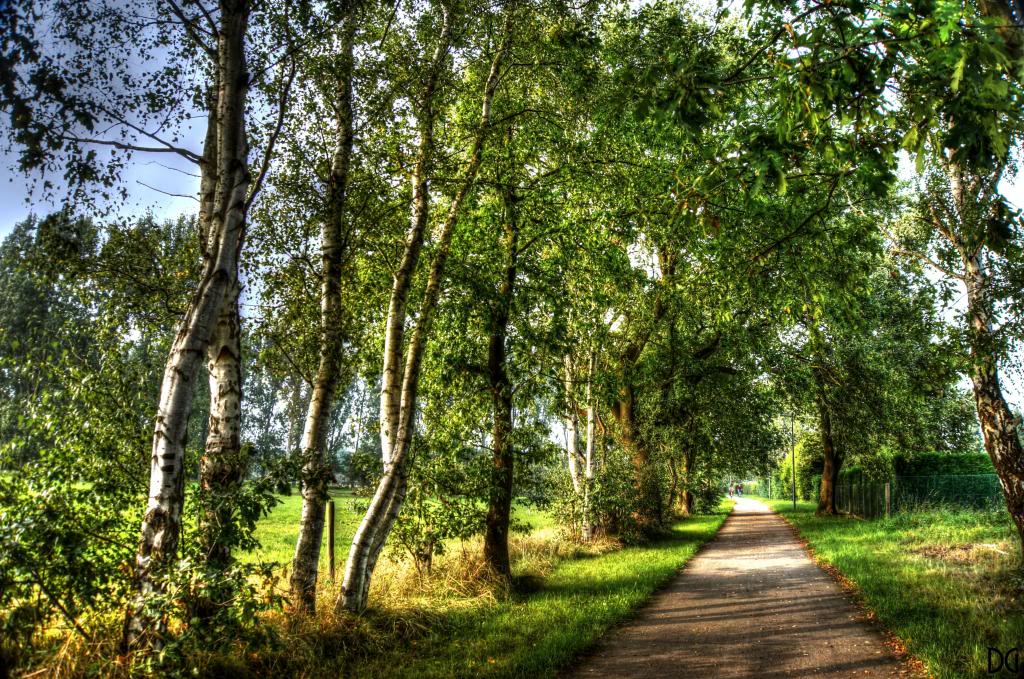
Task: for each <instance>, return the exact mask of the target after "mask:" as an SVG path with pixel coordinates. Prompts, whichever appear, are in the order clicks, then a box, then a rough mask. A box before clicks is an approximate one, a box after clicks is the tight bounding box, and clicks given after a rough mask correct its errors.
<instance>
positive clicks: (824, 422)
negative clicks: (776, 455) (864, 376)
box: [793, 369, 843, 516]
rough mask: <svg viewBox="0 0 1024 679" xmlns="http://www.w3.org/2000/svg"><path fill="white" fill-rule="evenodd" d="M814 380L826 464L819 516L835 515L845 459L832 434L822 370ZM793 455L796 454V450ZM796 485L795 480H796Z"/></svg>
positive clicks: (819, 499)
mask: <svg viewBox="0 0 1024 679" xmlns="http://www.w3.org/2000/svg"><path fill="white" fill-rule="evenodd" d="M814 379H815V382H817V386H818V398H817V405H818V423H819V424H818V428H819V429H820V433H821V443H822V453H823V455H824V458H825V464H824V466H823V468H822V470H821V491H820V493H819V495H818V509H817V511H815V514H817V515H818V516H825V515H835V514H838V513H839V512H838V511H837V510H836V484H837V483H838V482H839V469H840V468H841V467H842V466H843V457H842V454H841V453H840V450H839V448H838V446H837V445H836V441H835V436H833V433H832V415H831V413H830V412H829V407H828V398H827V396H826V393H825V377H824V375H822V374H821V371H820V370H817V369H815V370H814ZM793 454H796V451H795V449H794V451H793ZM794 483H795V480H794Z"/></svg>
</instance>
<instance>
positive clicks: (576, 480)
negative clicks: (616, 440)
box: [563, 354, 583, 495]
mask: <svg viewBox="0 0 1024 679" xmlns="http://www.w3.org/2000/svg"><path fill="white" fill-rule="evenodd" d="M563 362H564V369H565V379H564V384H565V407H566V411H565V429H566V433H567V434H568V437H567V438H568V440H567V441H566V446H565V453H566V457H567V459H568V462H569V480H570V481H572V487H573V490H574V491H575V492H576V494H577V495H581V494H582V493H583V479H582V476H583V470H582V469H581V468H580V462H581V455H580V418H579V414H578V411H577V409H576V402H575V399H574V398H573V383H574V382H575V379H574V377H573V370H572V354H566V355H565V357H564V359H563Z"/></svg>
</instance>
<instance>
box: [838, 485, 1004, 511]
mask: <svg viewBox="0 0 1024 679" xmlns="http://www.w3.org/2000/svg"><path fill="white" fill-rule="evenodd" d="M886 486H888V488H886ZM887 496H888V497H887ZM1002 500H1003V496H1002V489H1001V487H1000V486H999V477H997V476H996V475H995V474H961V475H942V476H938V475H936V476H895V477H893V478H892V479H890V480H889V481H876V480H871V479H867V478H864V477H854V478H849V479H843V480H841V481H840V482H839V483H838V484H836V509H838V510H839V511H841V512H847V513H849V514H856V515H857V516H863V517H865V518H874V517H878V516H885V515H886V512H887V511H888V512H897V511H900V510H909V509H914V508H916V507H920V506H954V507H963V508H969V509H987V508H990V507H993V506H998V505H999V503H1001V502H1002Z"/></svg>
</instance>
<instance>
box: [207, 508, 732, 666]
mask: <svg viewBox="0 0 1024 679" xmlns="http://www.w3.org/2000/svg"><path fill="white" fill-rule="evenodd" d="M335 502H336V506H337V511H338V527H339V530H338V542H339V544H345V545H347V541H348V539H349V538H350V536H351V534H352V531H354V530H355V525H356V523H357V516H356V513H355V512H354V511H353V509H352V504H351V502H350V498H349V497H348V496H347V495H346V494H339V495H338V496H337V497H336V499H335ZM299 504H300V503H299V501H298V498H295V497H291V498H285V501H284V502H283V503H282V504H281V505H279V506H278V507H277V508H276V509H275V510H274V512H273V513H272V514H271V515H270V516H269V517H268V518H267V519H265V520H264V522H263V523H261V524H260V526H259V535H260V537H261V539H263V540H264V541H265V545H264V548H263V551H262V554H261V556H262V558H264V559H275V560H280V559H281V558H282V556H287V557H288V558H290V556H291V553H290V550H291V543H293V542H294V521H297V519H298V506H299ZM343 509H344V511H343ZM730 509H731V502H730V501H725V502H723V504H722V507H721V508H720V510H719V511H718V512H717V513H715V514H712V515H708V516H697V517H693V518H690V519H686V520H684V521H681V522H679V523H677V524H675V525H674V526H673V527H672V529H671V531H670V533H669V534H668V535H667V536H666V537H665V538H664V539H662V540H659V541H657V542H654V543H651V544H648V545H644V546H634V547H624V548H613V547H612V546H610V545H608V544H606V545H603V546H601V547H598V548H593V549H587V548H580V547H578V546H570V545H569V544H568V543H565V542H564V541H561V540H560V538H559V537H558V533H557V530H556V529H555V527H554V526H553V525H552V524H551V521H550V518H549V517H547V516H546V515H545V514H542V513H540V512H536V511H533V510H528V509H526V508H518V509H517V518H518V519H519V520H520V521H522V522H524V523H527V524H529V525H530V526H531V529H532V530H531V532H530V533H529V534H528V535H525V536H519V537H517V538H515V539H514V540H513V555H514V556H513V558H514V565H513V571H514V573H516V575H517V576H518V580H517V582H518V587H517V588H516V589H515V590H513V591H506V592H498V593H495V592H493V591H486V590H483V591H481V592H477V593H475V594H468V595H459V594H458V593H453V592H452V590H451V589H447V590H441V593H440V594H439V593H438V591H437V590H435V591H433V592H431V593H428V594H424V595H421V596H408V595H407V594H403V595H397V596H395V595H391V594H389V593H388V590H387V589H386V588H385V591H384V593H383V594H381V593H380V592H379V590H378V594H377V597H376V600H375V601H374V602H373V606H374V608H373V610H371V611H370V612H368V613H367V614H366V615H364V616H362V617H360V618H358V619H352V618H346V617H344V616H341V617H337V618H335V617H333V616H331V615H330V614H329V613H328V612H327V611H328V608H329V606H327V604H328V602H329V601H330V597H331V596H333V592H332V591H331V590H332V587H330V586H328V587H325V590H326V591H325V592H324V596H323V597H322V598H321V601H322V603H323V604H324V605H323V606H322V614H321V615H320V616H319V617H318V618H317V619H314V620H309V621H306V623H303V622H302V621H286V622H285V623H284V624H285V628H286V629H288V632H287V634H286V640H287V643H286V644H285V647H284V648H279V649H277V650H268V649H267V648H266V647H265V646H263V647H260V648H255V647H252V648H239V649H238V650H239V653H238V654H236V655H234V660H233V661H229V662H232V665H233V666H223V665H222V666H220V667H207V668H206V669H207V672H212V673H213V674H217V673H218V672H219V673H224V672H228V673H232V672H235V673H237V672H241V673H243V674H244V673H245V672H255V673H259V674H261V675H274V676H278V675H280V676H285V675H289V676H290V675H296V676H310V677H320V676H324V677H337V676H358V677H475V676H481V675H486V676H495V677H548V676H554V675H555V673H556V672H557V671H559V670H560V669H562V668H564V667H565V666H566V665H567V664H568V663H571V662H572V660H573V659H574V658H575V657H576V656H578V655H579V654H580V653H581V652H583V651H585V650H586V649H587V648H588V647H589V646H591V645H592V644H593V643H594V642H595V641H596V640H597V638H598V637H599V636H600V635H601V634H602V633H603V632H605V631H606V630H607V629H608V628H609V627H610V626H612V625H614V624H615V623H617V622H619V621H621V620H623V619H625V618H628V617H629V616H630V615H631V614H632V612H633V611H634V610H635V609H636V608H637V607H639V606H641V605H642V604H643V603H644V602H645V601H646V600H647V599H648V598H649V597H650V596H651V594H652V593H653V592H654V591H655V590H656V589H657V588H659V587H661V586H663V585H664V584H666V583H667V582H668V580H670V579H671V578H672V576H673V575H675V574H676V573H677V572H678V570H679V569H680V568H681V567H682V566H683V564H685V563H686V561H687V560H688V559H689V558H690V557H691V556H693V554H694V553H695V552H696V551H697V549H698V548H699V547H700V546H701V545H702V544H704V543H705V542H706V541H707V540H709V539H710V538H711V537H712V536H713V535H714V534H715V532H716V531H717V530H718V528H719V527H720V526H721V524H722V522H723V521H724V520H725V517H726V516H727V514H728V511H729V510H730ZM343 516H344V518H343ZM343 536H344V538H343ZM477 548H478V545H469V546H468V549H470V550H471V551H473V550H476V549H477ZM344 552H345V550H344V549H341V548H340V547H339V559H343V558H344ZM451 552H452V554H451V556H450V557H446V559H445V560H444V561H443V562H442V564H441V566H439V567H438V568H436V569H435V570H440V571H445V570H454V569H455V568H456V563H457V562H458V561H459V560H460V559H463V558H464V557H460V556H459V555H458V550H451ZM465 553H466V552H463V554H465ZM540 553H543V555H545V556H546V558H538V554H540ZM470 560H472V559H470ZM389 575H390V576H391V577H394V573H393V572H392V573H391V574H388V573H387V571H386V570H385V573H384V574H383V575H382V576H378V577H381V578H382V579H385V580H386V579H387V578H388V577H389ZM436 577H438V578H445V577H447V576H446V575H445V574H444V573H442V574H439V575H437V576H436ZM303 624H307V625H309V626H308V627H306V628H304V627H302V625H303ZM224 660H225V659H224V658H223V657H221V658H219V659H218V660H217V661H218V662H223V661H224Z"/></svg>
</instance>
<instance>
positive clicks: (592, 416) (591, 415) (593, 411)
mask: <svg viewBox="0 0 1024 679" xmlns="http://www.w3.org/2000/svg"><path fill="white" fill-rule="evenodd" d="M587 364H588V365H587V444H586V453H585V454H584V467H583V470H584V471H583V530H582V538H583V541H584V542H590V541H591V540H592V539H593V537H594V532H595V530H596V526H595V525H594V517H593V516H592V515H591V514H592V513H591V509H590V492H591V487H592V486H593V485H594V464H595V462H596V460H595V457H594V445H595V439H596V438H597V404H596V403H595V402H594V372H595V371H596V370H597V352H596V351H593V350H591V352H590V360H589V361H588V362H587Z"/></svg>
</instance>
